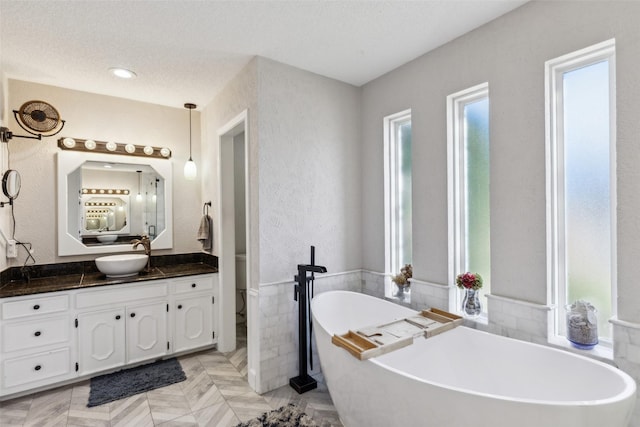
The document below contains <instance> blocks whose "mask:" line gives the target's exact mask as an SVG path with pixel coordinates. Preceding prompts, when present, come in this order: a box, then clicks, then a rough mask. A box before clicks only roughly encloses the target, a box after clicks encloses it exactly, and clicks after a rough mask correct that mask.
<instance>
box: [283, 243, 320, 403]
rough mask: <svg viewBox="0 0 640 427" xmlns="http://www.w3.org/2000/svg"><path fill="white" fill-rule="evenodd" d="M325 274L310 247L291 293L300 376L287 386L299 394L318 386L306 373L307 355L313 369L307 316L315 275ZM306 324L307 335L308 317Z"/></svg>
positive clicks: (300, 265)
mask: <svg viewBox="0 0 640 427" xmlns="http://www.w3.org/2000/svg"><path fill="white" fill-rule="evenodd" d="M326 272H327V268H326V267H324V266H322V265H316V248H315V246H311V263H310V264H298V274H296V276H295V281H296V284H295V285H294V292H293V299H294V300H296V301H298V365H299V371H300V372H299V373H300V375H298V376H297V377H293V378H291V379H289V385H290V386H291V387H292V388H293V389H294V390H295V391H297V392H298V393H299V394H302V393H304V392H307V391H309V390H313V389H314V388H316V387H317V386H318V383H317V382H316V380H315V379H313V377H311V376H310V375H309V374H308V373H307V355H309V362H310V363H311V369H313V353H312V352H311V340H310V339H307V315H308V312H309V309H310V304H311V298H312V297H313V281H314V280H315V273H326ZM307 273H311V275H310V276H307ZM309 288H311V289H309ZM309 290H311V292H310V294H311V298H307V294H309ZM308 324H309V333H311V332H312V330H313V329H312V324H311V317H310V316H309V321H308ZM307 345H308V347H307Z"/></svg>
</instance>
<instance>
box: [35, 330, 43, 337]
mask: <svg viewBox="0 0 640 427" xmlns="http://www.w3.org/2000/svg"><path fill="white" fill-rule="evenodd" d="M33 335H35V336H37V337H39V336H40V335H42V332H40V331H36V332H35V333H34V334H33Z"/></svg>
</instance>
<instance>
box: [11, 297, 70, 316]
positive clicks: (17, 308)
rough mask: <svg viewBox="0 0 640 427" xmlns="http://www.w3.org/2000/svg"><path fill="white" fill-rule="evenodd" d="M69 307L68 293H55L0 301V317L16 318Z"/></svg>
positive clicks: (53, 311) (63, 309)
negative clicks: (54, 294) (0, 314)
mask: <svg viewBox="0 0 640 427" xmlns="http://www.w3.org/2000/svg"><path fill="white" fill-rule="evenodd" d="M68 308H69V296H68V295H56V296H48V297H39V298H29V299H23V300H19V301H9V302H4V303H2V319H4V320H7V319H16V318H20V317H27V316H36V315H40V314H46V313H56V312H59V311H65V310H67V309H68Z"/></svg>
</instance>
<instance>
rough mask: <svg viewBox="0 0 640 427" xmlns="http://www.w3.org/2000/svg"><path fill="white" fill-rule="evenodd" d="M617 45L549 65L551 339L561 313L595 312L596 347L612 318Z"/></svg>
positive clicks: (562, 326)
mask: <svg viewBox="0 0 640 427" xmlns="http://www.w3.org/2000/svg"><path fill="white" fill-rule="evenodd" d="M614 67H615V42H614V40H610V41H607V42H604V43H601V44H598V45H595V46H592V47H589V48H587V49H583V50H580V51H578V52H574V53H571V54H569V55H565V56H562V57H560V58H557V59H554V60H551V61H548V62H547V63H546V70H545V71H546V74H545V81H546V82H545V83H546V91H547V192H548V197H547V199H548V205H547V241H548V261H549V262H548V270H549V273H548V277H549V285H550V289H549V294H550V295H551V296H552V298H553V299H554V300H553V301H552V302H553V303H555V304H556V306H557V310H556V318H555V333H556V335H561V336H562V335H566V321H565V315H566V311H565V306H566V305H567V304H570V303H572V302H574V301H575V300H578V299H582V300H585V301H588V302H590V303H591V304H592V305H593V306H594V307H595V308H596V309H597V310H598V316H597V317H598V334H599V339H600V342H602V343H605V344H610V342H611V341H610V340H611V329H610V326H609V323H608V320H609V319H610V318H611V316H613V315H614V314H615V307H614V302H615V298H613V295H614V294H615V283H616V281H615V274H616V245H615V224H616V220H615V205H616V201H615V194H616V192H615V129H616V127H615V81H614V80H615V72H614Z"/></svg>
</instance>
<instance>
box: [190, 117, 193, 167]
mask: <svg viewBox="0 0 640 427" xmlns="http://www.w3.org/2000/svg"><path fill="white" fill-rule="evenodd" d="M189 161H190V162H191V161H193V159H192V158H191V108H189Z"/></svg>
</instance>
